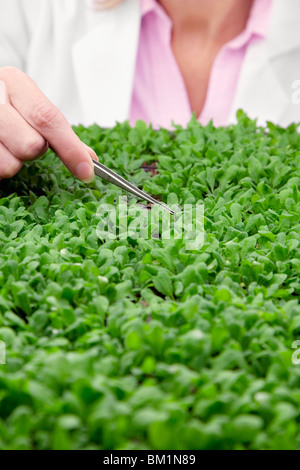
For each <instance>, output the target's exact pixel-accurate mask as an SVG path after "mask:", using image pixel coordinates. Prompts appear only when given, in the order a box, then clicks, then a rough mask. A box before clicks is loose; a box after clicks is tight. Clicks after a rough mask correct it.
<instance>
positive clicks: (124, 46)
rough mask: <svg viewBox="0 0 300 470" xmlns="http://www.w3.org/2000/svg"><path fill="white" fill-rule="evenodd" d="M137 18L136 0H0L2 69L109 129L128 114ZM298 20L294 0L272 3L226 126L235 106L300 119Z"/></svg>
mask: <svg viewBox="0 0 300 470" xmlns="http://www.w3.org/2000/svg"><path fill="white" fill-rule="evenodd" d="M140 18H141V13H140V7H139V0H124V2H123V3H121V4H120V5H119V6H118V7H115V8H113V9H111V10H107V11H104V12H103V11H102V12H96V11H94V10H92V9H91V8H90V7H89V2H88V0H0V67H2V66H5V65H10V66H15V67H18V68H21V69H23V70H24V71H25V72H26V73H28V74H29V75H30V76H31V77H32V78H33V79H34V80H35V81H36V82H37V84H38V85H39V87H40V88H41V89H42V91H43V92H44V93H45V94H46V95H47V96H48V97H49V98H50V99H51V100H52V101H53V102H54V103H55V104H56V105H57V106H58V107H59V108H60V109H61V110H62V111H63V113H64V114H65V115H66V117H67V118H68V119H69V121H70V122H71V123H72V124H78V123H82V124H84V125H89V124H92V123H94V122H96V123H98V124H99V125H101V126H104V127H110V126H113V125H114V124H115V122H116V121H119V122H122V121H124V120H126V119H128V118H129V113H130V104H131V97H132V87H133V78H134V72H135V63H136V55H137V47H138V40H139V31H140ZM299 20H300V1H299V0H274V6H273V10H272V16H271V26H270V32H269V36H268V39H267V40H265V41H259V42H257V43H256V44H255V45H252V46H251V47H249V48H248V51H247V54H246V58H245V61H244V64H243V67H242V71H241V74H240V78H239V81H238V87H237V91H236V96H235V99H234V103H233V106H232V109H231V113H230V118H229V123H232V122H234V121H235V114H236V111H237V110H238V109H240V108H241V109H244V110H245V111H246V112H247V113H248V114H249V115H250V116H251V117H252V118H258V122H259V123H260V124H264V123H265V122H266V121H267V120H271V121H273V122H277V123H279V124H281V125H284V126H285V125H288V124H289V123H291V122H295V121H300V27H299ZM297 81H298V82H297ZM293 87H294V88H293ZM298 102H299V103H298Z"/></svg>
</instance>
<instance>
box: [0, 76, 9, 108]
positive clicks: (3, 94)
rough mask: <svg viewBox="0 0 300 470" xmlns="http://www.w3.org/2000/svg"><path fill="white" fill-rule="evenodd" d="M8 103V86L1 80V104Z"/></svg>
mask: <svg viewBox="0 0 300 470" xmlns="http://www.w3.org/2000/svg"><path fill="white" fill-rule="evenodd" d="M6 102H7V93H6V84H5V82H4V81H3V80H0V104H6Z"/></svg>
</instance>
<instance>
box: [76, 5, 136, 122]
mask: <svg viewBox="0 0 300 470" xmlns="http://www.w3.org/2000/svg"><path fill="white" fill-rule="evenodd" d="M93 15H97V16H98V18H97V25H96V26H94V27H93V28H92V29H91V31H89V32H88V34H86V35H85V36H84V37H83V38H81V39H80V40H79V41H78V42H77V43H76V44H74V46H73V51H72V57H73V66H74V72H75V78H76V83H77V87H78V93H79V97H80V101H81V106H82V110H83V117H84V122H83V123H84V124H85V125H88V124H92V123H94V122H96V123H97V124H99V125H101V126H103V127H112V126H114V125H115V123H116V121H120V122H122V121H124V120H126V119H128V117H129V112H130V104H131V96H132V87H133V80H134V72H135V62H136V55H137V47H138V39H139V30H140V7H139V2H138V0H125V1H124V2H123V3H122V4H121V5H119V6H118V7H116V8H113V9H111V10H106V11H104V12H93Z"/></svg>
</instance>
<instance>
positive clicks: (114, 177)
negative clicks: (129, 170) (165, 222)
mask: <svg viewBox="0 0 300 470" xmlns="http://www.w3.org/2000/svg"><path fill="white" fill-rule="evenodd" d="M93 163H94V169H95V175H97V176H100V178H103V179H104V180H106V181H108V182H109V183H112V184H114V185H115V186H118V187H119V188H121V189H124V190H125V191H127V192H129V193H131V194H133V195H134V196H136V197H137V198H139V199H142V200H144V201H147V202H150V203H151V204H159V205H160V206H162V207H163V208H164V209H165V210H166V211H169V212H170V213H171V214H174V211H172V210H171V209H170V208H169V207H168V206H165V205H164V204H162V203H161V202H159V201H157V200H156V199H154V198H153V197H152V196H150V195H149V194H147V193H145V192H144V191H142V190H141V189H139V188H137V187H136V186H134V185H133V184H131V183H129V181H127V180H125V178H122V176H119V175H118V174H117V173H115V172H114V171H112V170H110V169H109V168H107V166H105V165H103V164H102V163H99V162H97V161H96V160H93Z"/></svg>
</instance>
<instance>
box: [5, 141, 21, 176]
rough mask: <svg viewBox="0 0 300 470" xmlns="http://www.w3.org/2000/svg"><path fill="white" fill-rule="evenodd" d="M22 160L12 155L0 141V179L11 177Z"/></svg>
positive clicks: (19, 167) (19, 166)
mask: <svg viewBox="0 0 300 470" xmlns="http://www.w3.org/2000/svg"><path fill="white" fill-rule="evenodd" d="M22 166H23V162H22V161H21V160H19V159H18V158H17V157H15V156H14V155H12V153H10V151H9V150H7V148H6V147H5V146H4V145H3V144H1V142H0V179H3V178H12V177H13V176H15V175H16V174H17V173H18V171H20V170H21V168H22Z"/></svg>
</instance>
